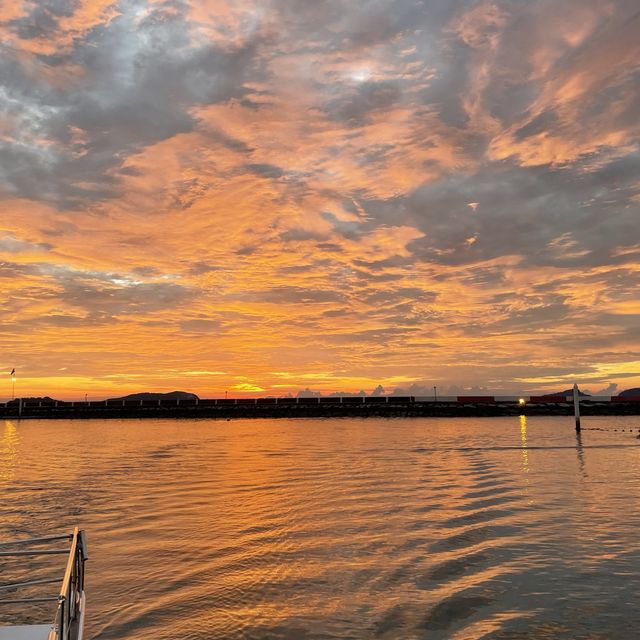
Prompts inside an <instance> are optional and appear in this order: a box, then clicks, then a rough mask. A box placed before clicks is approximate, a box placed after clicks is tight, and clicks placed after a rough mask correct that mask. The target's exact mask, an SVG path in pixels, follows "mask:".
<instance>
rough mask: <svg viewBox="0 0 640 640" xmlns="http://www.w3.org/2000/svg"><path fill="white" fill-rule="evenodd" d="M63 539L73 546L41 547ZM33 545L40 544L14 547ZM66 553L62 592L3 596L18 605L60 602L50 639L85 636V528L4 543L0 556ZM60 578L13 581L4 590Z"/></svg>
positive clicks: (5, 601) (0, 588) (73, 639)
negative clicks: (40, 546) (8, 597)
mask: <svg viewBox="0 0 640 640" xmlns="http://www.w3.org/2000/svg"><path fill="white" fill-rule="evenodd" d="M61 540H69V541H70V547H69V548H68V549H51V548H38V546H37V545H40V544H47V543H53V542H58V541H61ZM32 545H36V548H28V549H26V550H25V549H15V548H14V547H24V546H26V547H30V546H32ZM6 547H9V550H4V549H5V548H6ZM63 554H67V555H68V558H67V563H66V566H65V571H64V576H63V578H62V584H61V586H60V591H59V592H58V595H51V596H45V597H25V598H12V599H0V604H4V605H15V604H37V603H44V602H57V605H58V606H57V609H56V613H55V616H54V619H53V623H52V625H51V630H50V632H49V636H48V640H81V638H82V627H83V624H82V622H83V621H82V619H81V618H82V617H83V616H84V563H85V561H86V560H87V543H86V537H85V533H84V531H82V530H79V529H78V528H77V527H76V528H75V529H74V530H73V533H71V534H67V535H59V536H47V537H42V538H30V539H24V540H16V541H12V542H3V543H0V558H2V557H5V558H17V557H18V558H19V557H29V556H35V557H38V556H48V555H63ZM59 582H60V578H59V577H58V578H43V579H35V580H22V581H20V582H9V583H6V584H0V592H1V591H3V590H11V591H16V590H18V589H20V588H27V587H34V586H39V585H44V584H52V583H59Z"/></svg>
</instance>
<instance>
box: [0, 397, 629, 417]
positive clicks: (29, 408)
mask: <svg viewBox="0 0 640 640" xmlns="http://www.w3.org/2000/svg"><path fill="white" fill-rule="evenodd" d="M580 410H581V412H582V415H583V416H589V415H640V396H585V397H583V398H581V399H580ZM511 415H528V416H534V415H574V398H573V396H572V395H567V396H565V395H557V396H438V397H437V398H436V397H434V396H431V397H421V396H341V397H333V396H328V397H313V398H211V399H180V400H176V399H166V398H164V399H161V400H98V401H84V402H64V401H44V400H43V401H29V400H24V401H23V400H21V399H16V400H12V401H9V402H4V403H0V418H46V419H49V418H66V419H69V418H155V417H167V418H252V417H255V418H279V417H282V418H296V417H299V418H307V417H314V418H315V417H327V418H330V417H347V416H349V417H352V416H362V417H366V416H387V417H412V416H415V417H419V416H431V417H433V416H435V417H437V416H440V417H456V416H470V417H472V416H478V417H481V416H511Z"/></svg>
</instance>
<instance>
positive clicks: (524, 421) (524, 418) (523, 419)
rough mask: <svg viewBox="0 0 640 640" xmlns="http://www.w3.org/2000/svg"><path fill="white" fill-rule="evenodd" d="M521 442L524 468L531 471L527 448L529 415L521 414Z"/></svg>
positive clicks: (527, 471) (526, 471)
mask: <svg viewBox="0 0 640 640" xmlns="http://www.w3.org/2000/svg"><path fill="white" fill-rule="evenodd" d="M520 444H521V445H522V470H523V471H524V472H525V473H529V449H528V448H527V416H520Z"/></svg>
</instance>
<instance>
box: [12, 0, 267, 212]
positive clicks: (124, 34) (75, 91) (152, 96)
mask: <svg viewBox="0 0 640 640" xmlns="http://www.w3.org/2000/svg"><path fill="white" fill-rule="evenodd" d="M61 4H62V3H61ZM139 5H140V3H136V2H131V3H126V4H124V5H123V6H122V8H121V13H120V14H119V15H117V16H116V17H114V18H113V19H112V20H111V21H109V23H108V24H103V25H99V26H97V27H95V28H94V29H93V30H92V31H91V32H89V33H88V34H87V35H86V37H85V38H84V39H82V40H78V41H76V42H74V45H73V48H72V50H71V51H69V52H65V53H62V54H60V55H59V56H57V57H53V58H52V57H45V56H40V58H39V60H38V62H37V65H38V67H40V69H41V70H42V72H43V74H44V72H45V71H47V70H49V69H51V68H52V67H62V66H63V65H72V66H74V67H76V66H77V67H80V68H81V69H82V74H81V76H80V77H78V78H74V79H73V80H70V81H69V82H68V83H67V84H66V86H56V87H52V86H51V85H49V84H48V83H47V82H46V75H43V80H42V81H40V82H38V81H37V80H36V81H35V82H34V77H33V71H32V69H30V68H29V67H27V66H25V65H24V64H23V63H22V62H21V61H19V59H18V58H17V57H14V56H11V55H4V56H2V59H1V62H0V75H1V77H2V78H3V81H2V84H3V88H4V92H5V94H6V101H5V103H6V110H7V112H8V114H9V115H10V116H11V119H12V121H13V122H15V129H14V130H13V131H12V132H11V135H10V136H5V142H4V143H3V144H2V163H1V164H0V175H1V176H2V177H3V179H4V181H5V183H6V188H7V189H8V190H9V192H10V193H13V194H16V195H21V196H26V197H29V198H34V199H40V200H47V201H49V202H53V203H54V204H57V205H59V206H61V207H74V206H79V205H80V204H81V203H82V202H84V201H85V200H89V201H91V200H100V199H104V198H107V197H110V196H112V195H114V187H115V185H116V184H117V182H118V172H119V171H120V170H121V169H122V163H123V160H124V159H125V157H126V156H127V155H128V154H129V153H131V152H133V151H136V150H139V149H141V148H143V147H145V146H148V145H151V144H154V143H156V142H158V141H161V140H165V139H167V138H170V137H172V136H174V135H176V134H179V133H184V132H188V131H191V130H192V129H193V128H194V126H195V122H196V120H195V119H194V116H193V115H192V113H191V109H192V108H193V107H195V106H197V105H203V104H212V103H219V102H225V101H227V100H229V99H231V98H234V97H237V98H239V97H241V96H243V95H244V94H245V93H246V90H245V89H244V87H243V82H244V79H245V78H246V77H247V76H248V75H249V74H250V73H251V68H252V61H253V59H254V57H255V49H254V46H253V44H252V43H246V44H244V45H242V46H240V47H238V48H236V49H234V50H229V49H222V48H220V47H217V46H215V45H213V44H202V45H200V46H193V43H192V42H191V41H190V39H189V36H188V33H187V31H186V30H185V15H186V14H185V7H184V6H183V5H181V4H180V3H177V2H176V3H165V4H161V5H158V6H157V7H155V8H153V9H152V10H150V11H149V13H148V15H147V16H146V17H145V18H144V19H143V20H139V19H138V18H137V17H136V10H137V8H138V6H139ZM55 6H58V4H56V3H47V4H46V5H45V6H36V7H35V8H34V11H33V13H32V14H31V15H29V16H27V17H25V18H23V19H21V21H20V23H19V24H18V23H16V24H14V25H13V28H14V30H17V31H20V32H24V30H26V29H27V30H28V28H29V25H31V27H32V30H31V31H32V32H33V33H32V35H31V37H36V36H42V35H43V33H45V32H47V31H48V30H53V29H55V28H56V16H58V15H61V14H59V13H56V12H55V10H54V7H55ZM67 6H68V3H67ZM42 140H46V141H47V143H48V144H47V145H46V146H41V145H40V141H42ZM124 172H125V173H130V170H129V169H124Z"/></svg>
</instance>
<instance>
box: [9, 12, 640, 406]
mask: <svg viewBox="0 0 640 640" xmlns="http://www.w3.org/2000/svg"><path fill="white" fill-rule="evenodd" d="M638 33H640V9H639V7H638V3H637V0H563V1H562V2H560V3H559V2H557V0H495V1H492V0H481V1H479V2H477V1H469V0H359V1H358V2H353V1H351V0H314V1H313V2H312V1H311V0H260V1H258V0H255V1H254V0H234V1H233V2H231V1H229V0H175V1H172V0H169V1H155V0H147V1H145V0H123V1H119V2H113V1H111V0H38V1H24V0H6V1H3V2H0V42H1V43H2V44H0V375H2V378H4V382H2V380H1V379H0V397H4V398H6V397H10V394H11V382H10V377H9V372H10V371H11V369H12V368H14V367H15V368H16V369H17V375H18V379H17V383H16V395H17V394H20V395H50V396H53V397H56V398H60V399H67V398H69V399H72V398H78V399H80V398H83V397H84V395H85V394H87V395H88V396H89V398H90V399H91V398H94V399H98V398H104V397H112V396H117V395H122V394H124V393H129V392H136V391H141V390H157V391H171V390H174V389H182V390H187V391H192V392H195V393H198V394H199V395H201V396H202V397H207V396H208V397H216V396H220V395H223V394H224V392H225V391H227V392H228V393H229V394H230V395H231V396H233V395H236V396H240V395H250V396H264V395H284V394H287V393H290V392H292V393H295V392H296V391H297V390H299V389H302V388H309V389H311V390H316V391H320V392H322V393H331V392H336V391H345V392H347V391H348V392H357V391H359V390H360V389H364V390H365V391H368V392H369V391H371V390H373V389H374V388H375V387H377V386H378V385H382V387H383V388H384V389H385V390H386V391H387V392H390V391H393V390H394V389H402V390H413V391H414V392H416V393H417V394H419V392H420V390H422V389H429V390H431V389H432V388H433V386H437V387H438V388H439V389H442V390H443V391H445V390H452V391H455V390H457V389H463V388H464V389H474V390H476V391H477V390H487V392H499V391H502V392H508V391H512V392H526V391H532V390H558V389H565V388H567V387H568V386H571V384H573V382H574V381H577V382H578V383H579V384H580V385H581V387H582V388H588V389H589V390H593V391H600V390H607V391H608V392H611V391H615V390H616V389H617V390H618V391H620V390H622V389H626V388H629V387H634V386H640V339H639V338H640V302H639V297H638V291H639V286H638V285H639V284H640V282H639V280H640V279H639V278H638V274H639V271H640V232H639V231H638V223H639V221H640V215H639V214H640V144H639V142H640V118H639V117H638V113H639V110H640V66H639V63H638V61H639V60H640V38H638Z"/></svg>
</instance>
